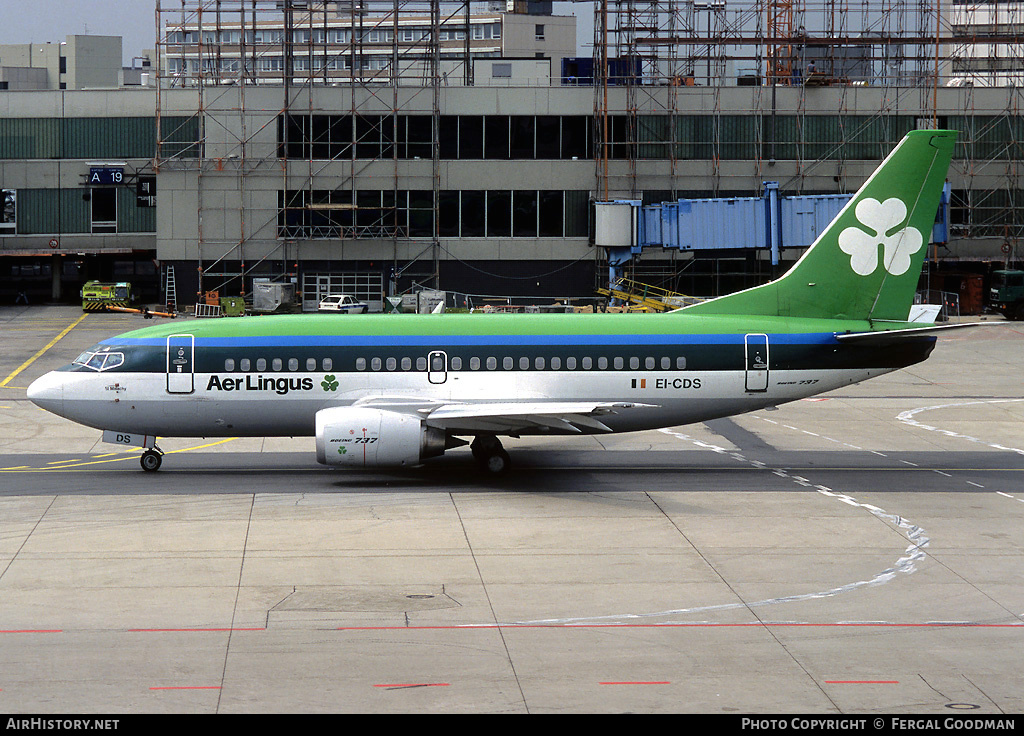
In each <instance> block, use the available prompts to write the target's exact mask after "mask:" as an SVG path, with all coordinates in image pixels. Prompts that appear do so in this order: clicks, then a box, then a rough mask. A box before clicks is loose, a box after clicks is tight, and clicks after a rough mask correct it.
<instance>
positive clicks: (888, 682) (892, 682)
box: [825, 680, 900, 685]
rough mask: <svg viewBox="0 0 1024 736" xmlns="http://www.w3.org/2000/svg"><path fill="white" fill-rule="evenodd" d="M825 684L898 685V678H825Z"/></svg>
mask: <svg viewBox="0 0 1024 736" xmlns="http://www.w3.org/2000/svg"><path fill="white" fill-rule="evenodd" d="M825 684H826V685H899V684H900V681H899V680H825Z"/></svg>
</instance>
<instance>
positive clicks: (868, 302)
mask: <svg viewBox="0 0 1024 736" xmlns="http://www.w3.org/2000/svg"><path fill="white" fill-rule="evenodd" d="M956 136H957V133H956V131H951V130H916V131H912V132H910V133H908V134H907V136H906V137H905V138H904V139H903V140H902V141H901V142H900V144H899V145H898V146H896V148H895V149H894V150H893V152H892V153H890V154H889V156H888V157H887V158H886V159H885V161H883V162H882V164H881V166H879V167H878V168H877V169H876V170H875V173H873V174H872V175H871V176H870V177H869V178H868V180H867V181H866V182H865V183H864V186H862V187H861V188H860V191H858V192H857V194H856V195H854V197H853V199H851V200H850V202H849V203H847V205H846V206H845V207H844V208H843V210H842V211H841V212H840V213H839V214H838V215H837V216H836V218H835V219H834V220H833V221H832V223H831V224H830V225H829V226H828V227H827V228H825V231H824V232H823V233H822V234H821V235H820V236H818V239H817V240H816V241H814V244H813V245H812V246H811V247H810V248H808V249H807V251H806V252H805V253H804V254H803V257H801V258H800V260H799V261H797V262H796V264H795V265H794V266H793V267H792V268H791V269H790V270H789V271H788V272H787V273H786V274H785V275H783V276H782V277H781V278H779V279H776V280H775V281H772V282H770V283H767V284H763V285H762V286H756V287H754V288H752V289H747V290H745V291H740V292H737V293H735V294H729V295H728V296H724V297H719V298H717V299H711V300H709V301H707V302H703V303H701V304H696V305H694V306H692V307H687V308H686V309H685V311H686V312H687V313H698V314H757V315H779V316H791V317H817V318H824V319H855V320H869V319H872V320H873V319H877V320H897V321H902V320H906V319H907V315H908V314H909V313H910V306H911V304H912V303H913V299H914V292H915V290H916V289H917V282H918V278H919V277H920V275H921V266H922V264H923V263H924V258H925V252H926V251H927V249H928V239H929V237H930V235H931V231H932V225H933V224H934V223H935V213H936V212H937V211H938V208H939V199H940V197H941V195H942V186H943V184H944V183H945V181H946V174H947V172H948V170H949V163H950V161H951V159H952V157H953V144H954V143H955V142H956Z"/></svg>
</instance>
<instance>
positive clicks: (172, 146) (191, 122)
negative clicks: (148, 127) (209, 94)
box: [160, 115, 202, 158]
mask: <svg viewBox="0 0 1024 736" xmlns="http://www.w3.org/2000/svg"><path fill="white" fill-rule="evenodd" d="M160 130H161V131H162V133H163V135H162V138H163V141H162V145H161V147H160V157H161V158H199V153H200V151H201V150H202V140H201V133H200V127H199V117H198V116H197V115H193V116H191V117H165V118H161V119H160Z"/></svg>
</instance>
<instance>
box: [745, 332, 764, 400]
mask: <svg viewBox="0 0 1024 736" xmlns="http://www.w3.org/2000/svg"><path fill="white" fill-rule="evenodd" d="M743 345H744V348H745V354H746V378H745V381H746V389H747V391H767V390H768V335H747V336H746V337H744V339H743Z"/></svg>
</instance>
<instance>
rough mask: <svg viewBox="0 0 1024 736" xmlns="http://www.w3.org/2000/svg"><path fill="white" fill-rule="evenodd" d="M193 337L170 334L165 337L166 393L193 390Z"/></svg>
mask: <svg viewBox="0 0 1024 736" xmlns="http://www.w3.org/2000/svg"><path fill="white" fill-rule="evenodd" d="M195 341H196V339H195V337H194V336H192V335H171V336H170V337H168V338H167V393H169V394H190V393H192V392H193V391H195V383H194V380H193V379H194V376H195V368H194V365H193V364H194V362H195V352H196V351H195Z"/></svg>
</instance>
